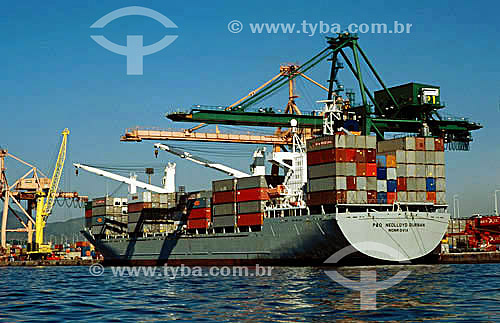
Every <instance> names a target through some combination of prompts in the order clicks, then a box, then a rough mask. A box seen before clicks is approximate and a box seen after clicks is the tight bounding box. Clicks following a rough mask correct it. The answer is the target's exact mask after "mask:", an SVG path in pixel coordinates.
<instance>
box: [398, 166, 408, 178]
mask: <svg viewBox="0 0 500 323" xmlns="http://www.w3.org/2000/svg"><path fill="white" fill-rule="evenodd" d="M396 176H397V177H406V164H399V163H398V167H397V168H396Z"/></svg>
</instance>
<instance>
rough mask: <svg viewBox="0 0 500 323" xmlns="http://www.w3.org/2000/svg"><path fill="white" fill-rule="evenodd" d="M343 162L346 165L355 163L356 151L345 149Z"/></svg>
mask: <svg viewBox="0 0 500 323" xmlns="http://www.w3.org/2000/svg"><path fill="white" fill-rule="evenodd" d="M345 161H346V162H348V163H354V162H356V149H354V148H347V149H345Z"/></svg>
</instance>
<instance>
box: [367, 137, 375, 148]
mask: <svg viewBox="0 0 500 323" xmlns="http://www.w3.org/2000/svg"><path fill="white" fill-rule="evenodd" d="M366 148H367V149H374V150H376V149H377V137H376V136H366Z"/></svg>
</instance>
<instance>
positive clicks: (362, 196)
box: [356, 191, 368, 204]
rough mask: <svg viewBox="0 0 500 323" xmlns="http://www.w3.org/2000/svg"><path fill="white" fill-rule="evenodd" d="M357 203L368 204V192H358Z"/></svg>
mask: <svg viewBox="0 0 500 323" xmlns="http://www.w3.org/2000/svg"><path fill="white" fill-rule="evenodd" d="M356 203H359V204H366V203H368V193H367V192H366V191H357V192H356Z"/></svg>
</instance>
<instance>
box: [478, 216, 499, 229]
mask: <svg viewBox="0 0 500 323" xmlns="http://www.w3.org/2000/svg"><path fill="white" fill-rule="evenodd" d="M479 225H480V226H484V227H488V226H498V225H500V216H485V217H482V218H480V219H479Z"/></svg>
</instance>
